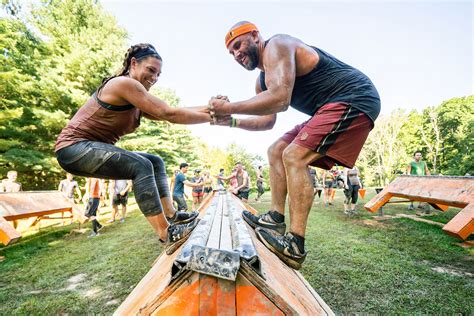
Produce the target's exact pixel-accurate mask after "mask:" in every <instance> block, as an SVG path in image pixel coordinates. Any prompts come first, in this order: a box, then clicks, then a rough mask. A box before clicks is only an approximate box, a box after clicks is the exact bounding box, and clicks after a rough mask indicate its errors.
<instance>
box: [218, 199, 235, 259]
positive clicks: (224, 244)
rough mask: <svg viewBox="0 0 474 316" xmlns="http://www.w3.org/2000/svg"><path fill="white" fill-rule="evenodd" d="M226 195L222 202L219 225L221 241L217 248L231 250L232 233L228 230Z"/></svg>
mask: <svg viewBox="0 0 474 316" xmlns="http://www.w3.org/2000/svg"><path fill="white" fill-rule="evenodd" d="M227 203H228V201H227V195H226V196H225V199H224V201H223V203H222V226H221V241H220V245H219V248H220V249H222V250H226V251H232V250H233V247H232V235H231V231H230V222H229V209H228V207H227Z"/></svg>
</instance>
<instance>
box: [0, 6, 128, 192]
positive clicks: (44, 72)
mask: <svg viewBox="0 0 474 316" xmlns="http://www.w3.org/2000/svg"><path fill="white" fill-rule="evenodd" d="M18 3H19V2H17V1H2V8H3V9H4V10H5V11H6V12H7V16H6V17H3V18H1V19H0V47H2V51H0V69H1V73H0V79H1V80H2V85H0V110H1V112H0V113H1V114H0V116H1V119H2V125H1V126H0V173H3V174H4V173H6V171H7V170H10V169H16V170H18V171H19V173H20V176H19V180H20V181H22V182H23V187H24V188H25V189H34V188H43V189H44V188H54V187H55V186H56V184H57V183H56V182H57V180H58V179H59V178H58V177H59V173H60V172H61V169H60V168H59V166H58V165H57V163H56V161H55V159H54V155H53V147H54V143H55V141H56V137H57V135H58V134H59V132H60V130H61V129H62V127H64V126H65V124H66V122H67V119H68V118H69V117H71V116H72V115H73V114H74V113H75V112H76V110H77V109H78V107H79V106H81V105H82V104H83V102H84V101H85V100H86V99H87V97H88V96H89V95H90V94H91V93H92V92H93V90H94V89H95V87H96V86H97V85H98V84H99V83H100V81H101V80H102V78H103V77H106V76H108V75H109V73H110V72H111V70H112V69H111V68H117V65H118V64H119V63H120V61H121V54H122V52H123V51H124V47H125V40H126V32H125V31H124V30H123V29H121V28H119V27H118V26H117V23H116V21H115V19H114V18H113V17H112V16H111V15H109V14H107V13H105V11H103V10H102V8H101V7H100V6H99V5H97V4H96V2H95V1H86V0H81V1H72V0H68V1H42V2H39V3H36V2H35V3H34V4H32V7H31V8H27V9H28V10H29V11H28V13H29V14H28V15H26V14H22V12H21V10H22V9H23V6H22V5H18Z"/></svg>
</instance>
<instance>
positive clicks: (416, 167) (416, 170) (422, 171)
mask: <svg viewBox="0 0 474 316" xmlns="http://www.w3.org/2000/svg"><path fill="white" fill-rule="evenodd" d="M421 158H422V155H421V152H420V151H415V153H414V154H413V161H412V162H410V163H409V164H408V166H407V174H409V175H412V176H429V175H430V171H429V170H428V166H427V165H426V162H424V161H423V160H421ZM418 208H424V209H425V214H430V208H429V205H428V204H427V203H418ZM408 209H409V210H411V211H412V210H414V209H415V207H414V206H413V201H412V202H410V206H408Z"/></svg>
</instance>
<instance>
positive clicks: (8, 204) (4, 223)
mask: <svg viewBox="0 0 474 316" xmlns="http://www.w3.org/2000/svg"><path fill="white" fill-rule="evenodd" d="M65 212H68V213H70V216H68V217H64V213H65ZM57 213H61V215H62V217H60V218H72V219H74V220H76V221H79V222H80V223H84V222H85V221H87V217H85V216H84V214H83V212H82V211H81V210H80V209H79V207H78V206H76V205H75V204H74V203H72V202H71V201H69V200H68V199H67V198H66V197H65V196H64V194H63V193H61V192H58V191H24V192H15V193H0V242H2V243H3V244H4V245H9V244H11V243H13V242H15V241H17V240H18V239H19V238H20V237H21V234H20V233H19V232H18V231H17V230H16V229H15V227H14V226H12V225H11V224H10V223H9V222H8V221H16V220H18V219H26V218H29V219H30V220H29V222H28V227H32V226H34V225H36V224H37V223H38V222H39V221H40V220H42V219H53V218H55V217H51V216H49V215H51V214H57Z"/></svg>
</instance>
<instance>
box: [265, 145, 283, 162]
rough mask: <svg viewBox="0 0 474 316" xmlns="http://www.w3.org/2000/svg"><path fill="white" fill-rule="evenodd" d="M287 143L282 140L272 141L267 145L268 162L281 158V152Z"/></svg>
mask: <svg viewBox="0 0 474 316" xmlns="http://www.w3.org/2000/svg"><path fill="white" fill-rule="evenodd" d="M287 146H288V144H287V143H286V142H284V141H282V140H278V141H276V142H274V143H273V144H272V145H270V147H268V150H267V155H268V159H269V160H270V162H272V161H276V160H281V159H282V154H283V151H284V150H285V148H286V147H287Z"/></svg>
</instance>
